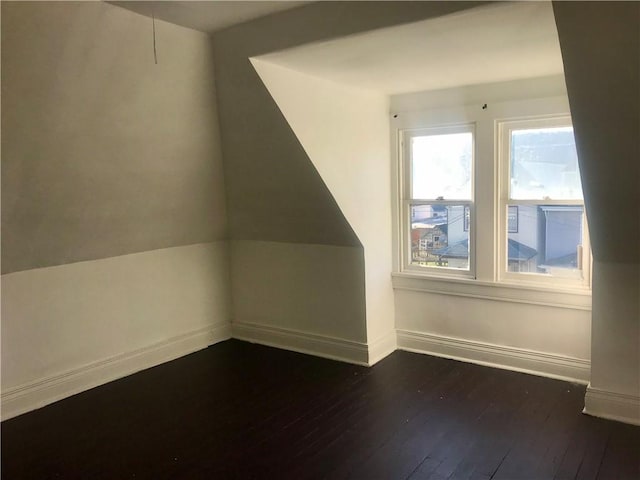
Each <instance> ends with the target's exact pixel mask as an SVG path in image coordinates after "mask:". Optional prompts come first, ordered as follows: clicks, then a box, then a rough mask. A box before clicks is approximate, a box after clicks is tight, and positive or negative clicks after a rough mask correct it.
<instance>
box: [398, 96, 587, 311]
mask: <svg viewBox="0 0 640 480" xmlns="http://www.w3.org/2000/svg"><path fill="white" fill-rule="evenodd" d="M567 111H568V102H566V100H565V99H564V98H562V97H549V98H544V99H534V100H530V101H526V102H520V101H510V102H504V103H497V104H494V105H492V106H490V108H489V109H484V108H479V107H478V106H475V105H474V106H465V107H452V108H440V109H434V110H428V111H416V112H413V111H412V112H406V113H405V114H400V115H394V120H393V122H392V126H393V127H394V130H392V134H393V135H394V136H395V138H397V139H398V143H397V145H398V150H397V160H398V161H397V169H398V170H397V172H398V176H397V177H396V180H397V189H396V191H397V192H398V197H397V199H398V200H397V204H396V205H397V209H396V215H397V216H396V217H395V218H396V220H397V222H396V225H397V230H396V236H395V240H396V245H397V252H398V255H397V257H396V263H395V266H396V270H397V271H398V274H399V275H401V274H403V273H406V274H409V275H410V276H413V277H414V278H419V277H421V276H424V277H431V278H430V280H429V282H433V281H434V280H437V279H442V280H443V281H450V282H457V284H458V285H462V284H469V285H471V284H473V285H476V286H478V285H483V287H482V288H485V287H484V286H491V285H493V286H495V285H501V286H503V287H505V288H506V287H513V288H516V289H522V288H529V289H532V290H535V289H543V290H545V291H547V290H549V289H554V290H556V291H564V292H569V291H571V292H572V293H575V294H576V295H583V294H586V295H588V290H589V288H590V259H591V251H590V247H589V238H588V229H587V223H586V215H585V210H584V200H583V195H582V188H581V182H580V171H579V167H578V157H577V153H576V148H575V141H574V138H573V128H572V125H571V117H570V116H569V115H568V114H567V113H565V112H567ZM429 285H433V283H429ZM476 286H474V287H469V288H470V291H473V292H475V290H472V289H476V290H477V288H480V287H477V288H476ZM430 288H431V287H430ZM455 288H459V287H455ZM460 288H461V287H460ZM504 291H505V290H504V289H503V290H500V292H504ZM474 294H475V293H474ZM496 294H498V293H496ZM500 294H501V293H500ZM576 298H577V297H576ZM577 301H578V302H580V301H582V300H577Z"/></svg>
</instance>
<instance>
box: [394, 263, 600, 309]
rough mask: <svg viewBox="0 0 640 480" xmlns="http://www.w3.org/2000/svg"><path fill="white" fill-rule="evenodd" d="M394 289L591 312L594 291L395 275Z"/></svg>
mask: <svg viewBox="0 0 640 480" xmlns="http://www.w3.org/2000/svg"><path fill="white" fill-rule="evenodd" d="M391 276H392V282H393V288H394V290H405V291H415V292H426V293H435V294H440V295H454V296H459V297H469V298H480V299H485V300H493V301H501V302H512V303H526V304H530V305H542V306H547V307H556V308H569V309H574V310H587V311H591V289H588V288H562V287H547V286H538V285H522V284H513V283H504V282H500V283H498V282H483V281H478V280H473V279H467V278H451V277H435V276H427V275H423V274H418V273H408V272H399V273H392V275H391Z"/></svg>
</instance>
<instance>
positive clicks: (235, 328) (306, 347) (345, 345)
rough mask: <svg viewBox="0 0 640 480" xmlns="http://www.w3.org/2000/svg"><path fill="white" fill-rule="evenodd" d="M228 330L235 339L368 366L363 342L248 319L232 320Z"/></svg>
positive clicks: (367, 357)
mask: <svg viewBox="0 0 640 480" xmlns="http://www.w3.org/2000/svg"><path fill="white" fill-rule="evenodd" d="M231 330H232V332H233V338H237V339H238V340H246V341H248V342H252V343H259V344H261V345H267V346H270V347H276V348H282V349H284V350H291V351H293V352H299V353H306V354H309V355H315V356H317V357H324V358H330V359H332V360H339V361H341V362H347V363H354V364H356V365H369V351H368V348H367V344H366V343H360V342H354V341H350V340H343V339H340V338H334V337H327V336H325V335H318V334H314V333H307V332H301V331H297V330H289V329H286V328H280V327H271V326H266V325H259V324H255V323H248V322H233V323H232V324H231Z"/></svg>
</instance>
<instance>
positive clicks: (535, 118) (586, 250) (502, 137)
mask: <svg viewBox="0 0 640 480" xmlns="http://www.w3.org/2000/svg"><path fill="white" fill-rule="evenodd" d="M541 126H542V127H549V128H553V127H567V126H573V124H572V121H571V115H570V114H568V113H549V114H540V115H522V116H512V117H510V118H509V117H507V118H500V119H496V120H495V121H494V135H495V145H496V147H497V148H496V152H495V161H496V168H497V170H496V171H497V175H496V176H497V179H496V180H497V188H496V191H495V197H496V198H495V205H496V214H495V219H496V223H497V236H496V242H497V243H496V249H495V252H494V255H495V257H494V258H495V260H496V267H497V278H496V282H497V283H499V284H511V285H531V286H532V287H536V286H538V285H539V286H545V285H546V286H548V287H549V288H553V287H555V286H557V287H558V288H564V289H569V290H576V291H580V290H581V289H583V288H587V289H590V287H591V263H592V262H591V244H590V241H589V228H588V225H587V215H586V210H585V209H584V199H583V200H566V199H564V200H554V199H548V200H537V199H536V200H531V199H512V198H510V190H509V189H510V174H511V154H510V152H511V135H510V132H511V131H512V130H515V129H526V128H535V127H541ZM514 127H516V128H514ZM509 205H536V206H539V205H557V206H564V205H575V206H582V208H583V215H582V230H583V232H584V233H583V243H582V258H581V259H580V263H581V265H582V269H581V275H580V278H576V277H554V276H551V275H549V276H546V275H543V274H538V273H516V272H509V271H508V269H507V257H506V253H507V250H506V248H505V246H506V244H507V239H508V237H509V234H508V232H507V221H508V216H507V209H506V208H505V207H508V206H509Z"/></svg>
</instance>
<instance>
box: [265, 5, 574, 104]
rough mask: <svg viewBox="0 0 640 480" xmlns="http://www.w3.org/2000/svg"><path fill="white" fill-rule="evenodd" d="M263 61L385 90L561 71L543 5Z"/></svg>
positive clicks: (421, 24)
mask: <svg viewBox="0 0 640 480" xmlns="http://www.w3.org/2000/svg"><path fill="white" fill-rule="evenodd" d="M261 59H262V60H265V61H268V62H271V63H275V64H278V65H280V66H283V67H286V68H290V69H292V70H295V71H299V72H304V73H306V74H308V75H312V76H316V77H320V78H324V79H327V80H331V81H334V82H336V83H341V84H345V85H350V86H353V87H357V88H365V89H370V90H375V91H378V92H381V93H385V94H388V95H393V94H400V93H407V92H417V91H425V90H436V89H442V88H450V87H456V86H462V85H476V84H483V83H492V82H501V81H509V80H517V79H522V78H532V77H544V76H549V75H557V74H562V72H563V69H562V56H561V54H560V46H559V44H558V35H557V32H556V26H555V22H554V17H553V9H552V6H551V3H549V2H517V3H508V2H504V3H499V4H491V5H486V6H479V7H477V8H473V9H470V10H464V11H461V12H455V13H452V14H450V15H446V16H442V17H437V18H430V19H427V20H423V21H418V22H415V23H411V24H408V25H398V26H393V27H389V28H384V29H379V30H374V31H370V32H366V33H363V34H359V35H352V36H348V37H344V38H338V39H333V40H329V41H326V42H319V43H314V44H311V45H302V46H299V47H295V48H292V49H288V50H285V51H280V52H275V53H271V54H268V55H264V56H262V57H261Z"/></svg>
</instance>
